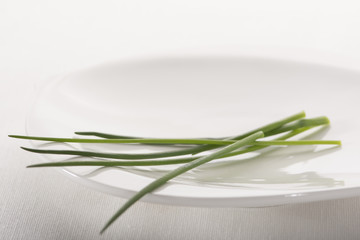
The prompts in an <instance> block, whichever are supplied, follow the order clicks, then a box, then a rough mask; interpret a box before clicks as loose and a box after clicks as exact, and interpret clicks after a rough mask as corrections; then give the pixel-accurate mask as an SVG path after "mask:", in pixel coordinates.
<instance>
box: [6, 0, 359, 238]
mask: <svg viewBox="0 0 360 240" xmlns="http://www.w3.org/2000/svg"><path fill="white" fill-rule="evenodd" d="M359 10H360V5H359V4H358V3H357V1H341V2H340V1H320V0H315V1H307V0H306V1H284V0H273V1H264V0H256V1H199V0H197V1H196V0H195V1H190V0H189V1H165V0H164V1H160V0H153V1H143V0H133V1H76V0H75V1H68V0H65V1H43V0H34V1H19V0H14V1H8V0H5V1H4V0H2V1H0V84H1V86H0V110H1V115H0V116H1V118H0V119H1V120H0V121H1V124H0V149H1V150H0V161H1V164H0V186H1V187H0V209H1V211H0V238H1V239H98V238H102V239H289V238H291V239H358V235H360V230H359V225H360V218H359V217H358V216H359V212H360V207H359V205H360V198H352V199H345V200H334V201H327V202H318V203H307V204H298V205H288V206H281V207H273V208H260V209H208V208H188V207H174V206H162V205H155V204H147V203H137V204H136V205H135V206H134V207H132V208H131V209H130V210H129V211H128V212H127V213H126V214H125V215H124V216H123V217H122V218H121V219H120V220H119V221H117V222H116V223H115V224H114V226H112V227H111V228H110V229H109V230H108V232H106V233H105V234H104V235H103V236H101V237H100V236H99V235H98V232H99V230H100V228H101V227H102V225H103V224H104V223H105V221H106V220H107V219H108V218H109V217H110V216H111V215H112V214H113V212H114V211H115V210H116V209H117V208H118V207H119V206H120V205H121V204H122V203H124V200H123V199H118V198H115V197H112V196H108V195H105V194H102V193H98V192H95V191H93V190H90V189H87V188H85V187H83V186H80V185H78V184H76V183H73V182H71V181H70V180H68V179H67V178H66V177H64V176H63V175H60V174H58V173H57V172H56V171H54V170H53V169H25V166H26V165H28V164H30V163H35V162H36V161H37V156H36V155H34V154H29V153H26V152H24V151H21V150H20V149H19V145H20V142H19V141H16V140H13V139H8V138H7V134H23V133H24V122H25V117H26V114H27V112H28V111H29V107H30V103H31V100H32V99H33V98H34V96H35V88H36V86H37V85H40V84H42V83H43V81H47V79H51V78H52V77H54V76H57V75H59V74H62V73H67V72H71V71H74V70H77V69H81V68H84V67H87V66H91V65H95V64H98V63H102V62H106V61H111V60H119V59H127V58H133V57H137V56H147V55H154V54H155V55H156V54H158V55H161V54H169V53H171V52H172V51H179V49H184V51H187V52H189V51H196V52H222V51H226V52H228V53H229V52H231V54H234V55H235V54H242V55H256V56H271V57H276V58H285V59H296V60H302V61H310V62H318V63H325V64H331V65H336V66H340V67H346V68H353V69H359V66H360V44H359V43H360V31H359V26H360V15H359Z"/></svg>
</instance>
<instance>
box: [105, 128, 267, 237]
mask: <svg viewBox="0 0 360 240" xmlns="http://www.w3.org/2000/svg"><path fill="white" fill-rule="evenodd" d="M263 136H264V133H263V132H256V133H253V134H251V135H250V136H247V137H245V138H243V139H241V140H239V141H236V142H235V143H233V144H231V145H229V146H227V147H225V148H223V149H221V150H219V151H216V152H214V153H212V154H210V155H208V156H204V157H201V158H199V159H196V160H194V161H192V162H189V163H187V164H185V165H183V166H181V167H179V168H177V169H175V170H173V171H170V172H168V173H167V174H165V175H164V176H162V177H160V178H158V179H156V180H155V181H153V182H152V183H150V184H149V185H147V186H146V187H144V188H143V189H142V190H140V191H139V192H137V193H136V194H135V195H134V196H133V197H131V198H130V199H129V200H128V201H127V202H126V203H125V204H124V205H123V206H122V207H121V208H120V209H119V210H118V211H117V212H116V213H115V214H114V215H113V216H112V217H111V218H110V220H109V221H108V222H107V223H106V224H105V226H104V227H103V229H102V230H101V232H100V233H104V232H105V230H106V229H107V228H108V227H109V226H110V225H111V224H112V223H113V222H114V221H115V220H116V219H118V218H119V217H120V216H121V215H122V214H123V213H124V212H125V211H126V210H127V209H128V208H129V207H131V206H132V205H133V204H134V203H135V202H137V201H138V200H140V199H141V198H142V197H143V196H145V195H146V194H148V193H150V192H152V191H154V190H156V189H158V188H159V187H161V186H163V185H164V184H165V183H167V182H168V181H169V180H171V179H173V178H175V177H177V176H179V175H181V174H183V173H185V172H187V171H189V170H191V169H193V168H196V167H198V166H200V165H202V164H204V163H207V162H209V161H211V160H213V159H216V158H219V157H222V156H223V155H225V154H227V153H230V152H232V151H234V150H236V149H238V148H240V147H243V146H245V145H249V144H251V143H253V142H254V141H255V140H256V139H258V138H261V137H263Z"/></svg>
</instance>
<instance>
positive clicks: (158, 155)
mask: <svg viewBox="0 0 360 240" xmlns="http://www.w3.org/2000/svg"><path fill="white" fill-rule="evenodd" d="M21 148H22V149H24V150H26V151H29V152H34V153H42V154H62V155H77V156H83V157H100V158H112V159H129V160H136V159H149V158H165V157H174V156H181V155H187V154H192V153H193V152H194V149H192V148H190V149H182V150H177V151H167V152H155V153H143V154H127V153H101V152H91V151H80V150H46V149H33V148H26V147H21Z"/></svg>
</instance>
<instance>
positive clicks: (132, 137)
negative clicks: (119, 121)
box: [75, 132, 141, 139]
mask: <svg viewBox="0 0 360 240" xmlns="http://www.w3.org/2000/svg"><path fill="white" fill-rule="evenodd" d="M75 134H77V135H81V136H95V137H100V138H107V139H139V138H141V137H134V136H125V135H115V134H108V133H102V132H75Z"/></svg>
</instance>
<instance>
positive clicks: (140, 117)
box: [27, 57, 360, 207]
mask: <svg viewBox="0 0 360 240" xmlns="http://www.w3.org/2000/svg"><path fill="white" fill-rule="evenodd" d="M359 80H360V73H359V72H353V71H348V70H342V69H337V68H332V67H326V66H320V65H311V64H305V63H296V62H288V61H277V60H269V59H268V60H267V59H252V58H241V57H239V58H236V57H213V58H211V57H203V58H202V57H188V58H185V57H181V58H177V57H174V58H157V59H156V58H153V59H143V60H132V61H128V62H126V61H123V62H115V63H110V64H104V65H101V66H97V67H93V68H90V69H87V70H83V71H79V72H77V73H73V74H69V75H67V76H64V77H61V78H59V79H57V80H55V81H52V82H51V83H50V84H47V85H46V86H44V87H43V89H42V91H41V92H40V93H39V97H38V99H37V102H36V104H35V105H34V108H33V110H32V111H31V114H30V115H29V118H28V121H27V133H28V134H29V135H37V136H58V137H72V136H74V134H73V132H74V131H89V130H91V131H101V132H109V133H118V134H123V135H135V136H144V137H179V138H182V137H184V138H185V137H221V136H231V135H235V134H238V133H241V132H243V131H246V130H249V129H252V128H255V127H258V126H260V125H264V124H266V123H269V122H272V121H275V120H278V119H280V118H283V117H286V116H289V115H292V114H294V113H297V112H299V111H301V110H306V112H307V115H308V117H316V116H320V115H326V116H328V117H329V118H330V120H331V123H332V124H331V128H329V129H325V130H322V131H319V132H316V133H314V134H315V136H313V137H316V138H324V139H340V140H342V141H343V146H342V147H341V148H330V149H329V148H323V147H322V148H320V147H316V146H307V147H299V146H298V147H296V146H293V147H287V148H279V147H278V148H273V149H272V150H271V151H269V152H267V153H264V154H261V155H260V156H257V155H256V154H249V155H244V156H242V157H241V159H248V160H246V161H237V162H232V163H231V164H230V163H229V162H226V163H223V162H213V163H208V164H206V165H203V166H201V167H199V168H197V169H194V171H191V172H189V173H187V174H184V175H182V176H180V177H178V178H177V179H174V181H172V182H171V183H168V184H167V185H166V186H164V187H162V188H161V189H159V190H157V191H156V192H154V193H153V194H149V195H147V196H146V197H145V198H143V200H144V201H149V202H157V203H166V204H177V205H190V206H214V207H259V206H273V205H280V204H287V203H296V202H309V201H317V200H325V199H335V198H344V197H350V196H357V195H359V194H360V163H359V158H360V148H359V147H358V135H359V133H360V124H359V123H360V111H359V105H358V104H359V103H360V94H359V90H360V81H359ZM34 144H39V143H34ZM67 146H68V145H63V146H61V147H67ZM42 147H50V148H51V147H52V148H54V147H58V146H54V145H52V144H50V145H48V144H46V145H45V146H42ZM75 147H80V148H85V149H89V148H97V149H98V150H101V149H103V150H104V149H107V150H108V151H114V145H111V146H105V145H101V146H98V145H97V146H94V145H75ZM121 150H126V151H130V152H137V151H148V149H137V148H129V147H121ZM29 154H30V153H29ZM44 156H45V155H44ZM45 158H46V161H49V160H50V161H55V160H62V159H68V158H69V157H60V156H50V155H46V156H45ZM239 158H240V157H239ZM171 168H172V167H170V166H167V167H142V168H123V169H120V168H106V169H98V168H94V167H74V168H66V169H63V171H64V172H65V173H66V174H67V175H68V176H70V177H71V178H72V179H74V180H76V181H78V182H80V183H82V184H85V185H86V186H89V187H91V188H95V189H97V190H100V191H103V192H107V193H110V194H113V195H117V196H121V197H130V196H131V195H132V194H133V193H134V192H136V191H138V190H140V189H141V188H142V187H144V186H145V185H146V184H148V183H149V182H151V181H152V180H153V179H154V178H156V177H158V176H160V175H161V174H163V172H164V171H165V170H168V169H171Z"/></svg>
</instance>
